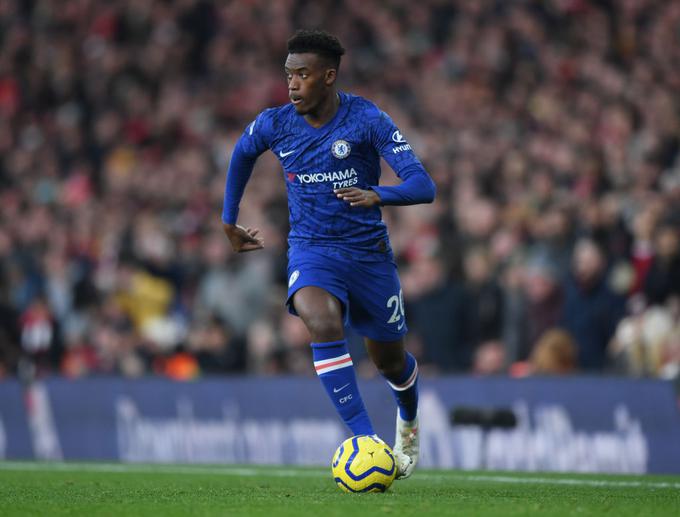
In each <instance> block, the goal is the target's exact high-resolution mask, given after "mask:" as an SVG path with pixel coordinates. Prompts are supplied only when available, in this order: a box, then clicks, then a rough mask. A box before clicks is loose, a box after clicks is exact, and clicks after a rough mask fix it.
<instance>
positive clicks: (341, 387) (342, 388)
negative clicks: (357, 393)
mask: <svg viewBox="0 0 680 517" xmlns="http://www.w3.org/2000/svg"><path fill="white" fill-rule="evenodd" d="M347 386H349V382H348V383H347V384H345V385H344V386H340V387H339V388H333V393H338V392H340V391H342V390H344V389H345V388H346V387H347Z"/></svg>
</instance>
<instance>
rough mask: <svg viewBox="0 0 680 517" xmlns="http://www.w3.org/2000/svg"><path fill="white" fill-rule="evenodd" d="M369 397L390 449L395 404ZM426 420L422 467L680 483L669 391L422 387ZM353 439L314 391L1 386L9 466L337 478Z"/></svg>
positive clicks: (61, 382)
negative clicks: (461, 421) (258, 469)
mask: <svg viewBox="0 0 680 517" xmlns="http://www.w3.org/2000/svg"><path fill="white" fill-rule="evenodd" d="M360 384H361V390H362V394H363V396H364V399H365V402H366V406H367V408H368V410H369V413H370V415H371V417H372V419H373V421H374V424H375V428H376V431H377V432H378V434H380V435H381V436H382V437H383V438H384V439H385V440H386V441H388V442H391V441H392V440H393V433H394V419H395V413H396V411H395V406H394V402H393V398H392V395H391V393H390V392H389V390H388V389H387V386H386V385H385V383H384V382H382V381H380V380H373V381H364V382H361V383H360ZM461 407H467V408H477V409H481V410H490V409H494V408H495V409H498V408H504V409H508V410H511V411H512V414H514V420H516V425H514V427H512V428H493V427H491V428H484V427H480V426H478V425H469V424H466V425H453V424H452V419H451V415H452V411H453V410H455V409H456V408H461ZM420 419H421V420H420V422H421V465H422V466H423V467H431V468H461V469H482V468H489V469H503V470H526V471H571V472H621V473H624V472H627V473H644V472H652V473H680V412H679V411H678V405H677V402H676V399H675V396H674V393H673V389H672V385H671V384H670V383H667V382H663V381H656V380H629V379H611V378H585V377H580V378H569V379H553V378H550V379H548V378H527V379H521V380H516V379H507V378H500V377H499V378H470V377H443V378H437V379H422V380H421V381H420ZM347 435H348V433H347V430H346V429H345V428H344V426H343V425H342V423H341V422H340V421H339V419H338V418H337V416H336V415H335V412H334V409H333V408H332V406H331V404H330V403H329V401H328V400H327V399H326V393H325V391H324V390H322V389H321V386H320V385H319V383H318V380H317V379H309V378H253V377H243V378H227V379H222V378H220V379H203V380H200V381H195V382H191V383H177V382H172V381H169V380H165V379H157V378H149V379H142V380H135V381H131V380H125V379H118V378H103V379H86V380H78V381H69V380H65V379H50V380H46V381H44V382H42V383H37V384H34V385H33V386H31V387H29V388H26V389H22V387H21V386H20V385H19V384H18V383H16V382H13V381H5V382H2V383H0V458H6V459H28V458H35V459H42V460H59V459H65V460H116V461H125V462H186V463H239V464H296V465H327V464H328V463H329V461H330V458H331V455H332V453H333V451H334V450H335V448H336V447H337V445H338V444H339V443H340V442H341V441H342V440H343V439H344V438H346V437H347Z"/></svg>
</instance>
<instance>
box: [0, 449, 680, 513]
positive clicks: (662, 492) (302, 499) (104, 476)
mask: <svg viewBox="0 0 680 517" xmlns="http://www.w3.org/2000/svg"><path fill="white" fill-rule="evenodd" d="M0 515H3V516H11V515H17V516H19V515H20V516H28V515H41V516H42V515H87V516H91V515H92V516H94V515H112V516H128V515H145V516H146V515H152V516H155V515H160V516H162V517H170V516H174V515H192V516H194V515H195V516H202V515H229V516H231V515H244V516H267V517H272V516H278V515H290V516H295V517H304V516H308V515H309V516H322V517H330V516H336V515H337V516H342V517H358V516H360V515H371V516H380V515H393V516H407V515H418V516H419V517H423V516H430V515H465V516H481V515H499V516H507V515H541V516H545V515H612V516H617V517H618V516H622V515H631V516H642V515H644V516H654V515H668V516H671V515H674V516H676V515H680V476H675V477H671V476H611V475H610V476H605V475H578V474H542V473H532V474H518V473H507V472H463V471H435V470H419V471H416V473H415V474H414V476H413V477H412V478H411V479H409V480H405V481H395V483H394V484H393V485H392V487H391V488H390V490H389V491H388V492H387V493H384V494H345V493H343V492H341V491H340V490H339V489H338V488H337V487H336V486H335V485H334V483H333V481H332V480H331V476H330V468H329V469H319V468H292V467H234V466H183V465H159V466H151V465H129V464H100V463H91V464H88V463H28V462H26V463H23V462H0Z"/></svg>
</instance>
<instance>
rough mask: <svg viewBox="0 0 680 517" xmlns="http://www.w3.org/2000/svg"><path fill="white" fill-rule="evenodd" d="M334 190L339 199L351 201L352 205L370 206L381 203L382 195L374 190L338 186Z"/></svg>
mask: <svg viewBox="0 0 680 517" xmlns="http://www.w3.org/2000/svg"><path fill="white" fill-rule="evenodd" d="M333 192H335V195H336V196H338V199H342V200H343V201H345V202H347V203H349V205H350V206H363V207H370V206H374V205H379V204H380V196H379V195H378V194H377V192H375V191H374V190H362V189H360V188H356V187H349V188H336V189H335V190H334V191H333Z"/></svg>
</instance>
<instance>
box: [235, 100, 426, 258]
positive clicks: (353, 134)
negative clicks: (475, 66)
mask: <svg viewBox="0 0 680 517" xmlns="http://www.w3.org/2000/svg"><path fill="white" fill-rule="evenodd" d="M338 95H339V97H340V104H339V107H338V110H337V112H336V114H335V116H334V117H333V118H332V119H331V120H330V121H329V122H328V123H326V124H325V125H323V126H322V127H320V128H314V127H312V126H310V125H309V124H308V123H307V121H306V120H305V119H304V117H303V116H301V115H299V114H297V113H296V111H295V108H294V106H293V105H292V104H287V105H285V106H281V107H277V108H270V109H267V110H265V111H263V112H262V113H260V115H258V117H257V118H256V119H255V120H254V121H253V122H252V123H251V124H249V125H248V126H247V127H246V130H245V132H244V133H243V136H242V137H241V140H240V141H239V144H240V146H241V151H242V152H243V154H244V155H245V156H247V157H248V158H252V159H254V158H256V157H257V156H259V155H260V154H262V153H263V152H264V151H265V150H267V149H270V150H271V151H272V152H273V153H274V154H275V155H276V157H277V158H278V159H279V161H280V162H281V166H282V167H283V177H284V180H285V182H286V187H287V191H288V208H289V212H290V233H289V236H288V242H289V245H290V246H291V247H304V246H315V247H325V248H340V249H344V250H347V251H349V252H352V253H355V254H358V255H359V256H360V257H362V258H365V259H369V260H387V259H389V258H391V248H390V244H389V239H388V236H387V229H386V227H385V224H384V223H383V221H382V217H381V212H380V208H379V207H378V206H374V207H370V208H365V207H352V206H350V205H349V203H347V202H345V201H343V200H341V199H338V198H337V197H336V195H335V193H334V189H338V188H344V187H358V188H360V189H369V188H375V190H376V192H378V194H379V195H381V197H383V195H384V196H387V195H388V193H387V192H384V193H383V192H381V190H380V189H381V188H380V187H378V184H379V180H380V157H381V156H382V157H383V158H384V159H385V160H386V161H387V163H388V164H389V165H390V166H391V167H392V169H393V170H394V171H395V172H396V174H397V175H398V176H400V177H402V172H404V171H413V170H414V167H413V166H414V165H416V166H417V171H422V174H424V175H425V176H427V173H426V172H425V170H424V168H423V167H422V164H421V163H420V161H419V160H418V158H417V157H416V155H415V154H414V152H413V150H412V149H411V146H410V145H409V144H408V142H407V141H406V140H405V139H404V137H403V136H402V134H401V132H400V131H399V129H398V128H397V127H396V125H395V124H394V122H392V120H391V119H390V117H389V116H388V115H387V114H385V113H384V112H382V111H381V110H380V109H379V108H378V107H377V106H376V105H375V104H373V103H372V102H370V101H368V100H366V99H364V98H362V97H359V96H356V95H350V94H347V93H343V92H340V93H339V94H338ZM402 179H403V177H402ZM427 180H428V181H431V180H429V176H428V177H427ZM383 201H385V199H383ZM404 204H406V203H404Z"/></svg>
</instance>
